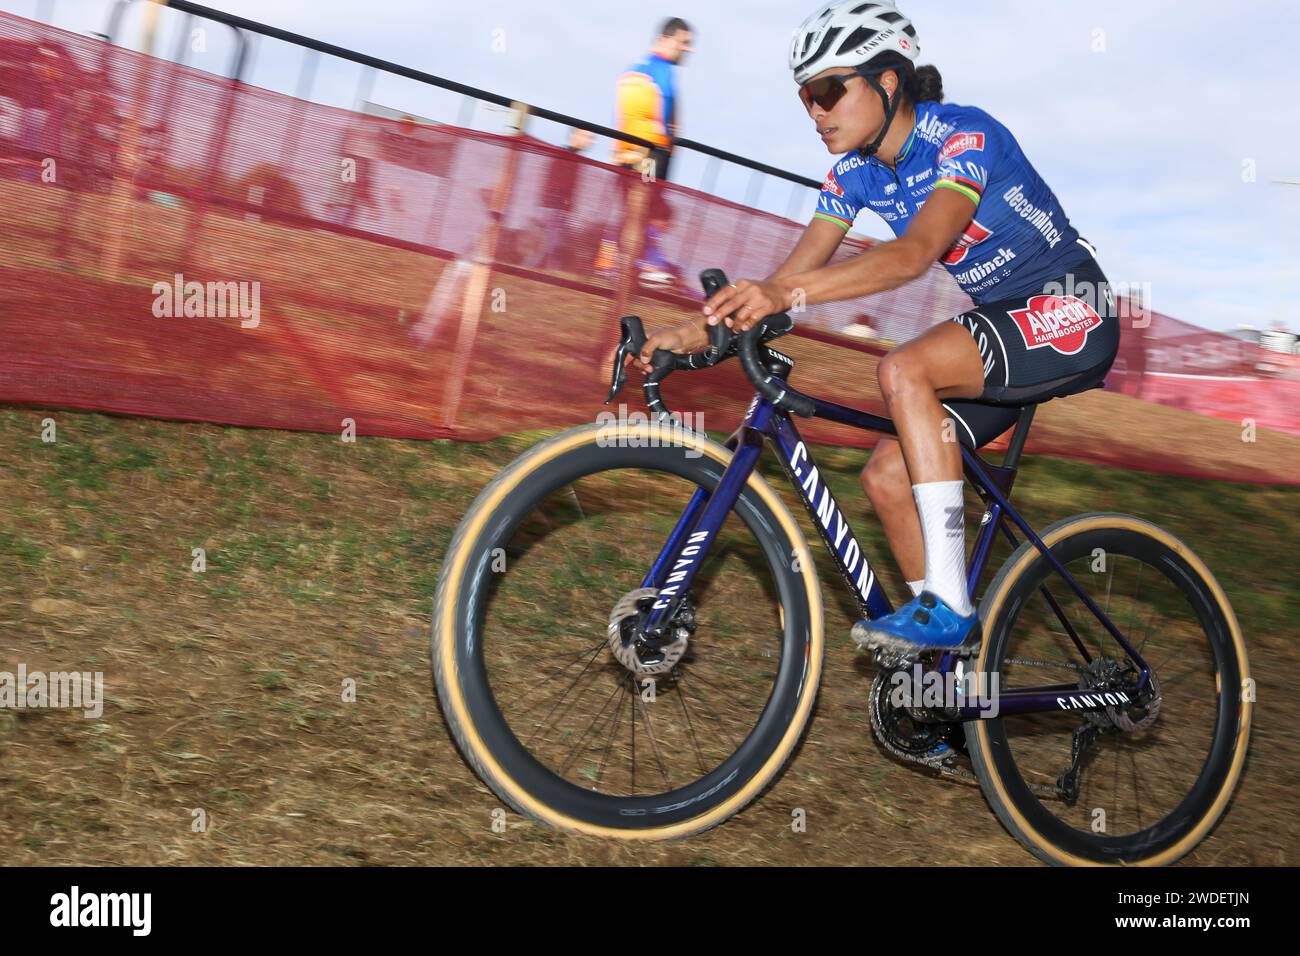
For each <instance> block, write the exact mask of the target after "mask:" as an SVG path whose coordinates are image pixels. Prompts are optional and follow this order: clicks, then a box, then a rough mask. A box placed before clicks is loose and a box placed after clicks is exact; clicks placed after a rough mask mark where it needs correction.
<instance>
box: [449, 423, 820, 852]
mask: <svg viewBox="0 0 1300 956" xmlns="http://www.w3.org/2000/svg"><path fill="white" fill-rule="evenodd" d="M598 436H600V438H601V440H602V441H620V440H626V439H629V438H630V439H633V440H637V441H643V442H657V443H658V444H661V445H668V444H670V442H671V443H675V444H677V445H684V446H686V447H688V448H692V449H697V450H698V451H699V452H700V454H702V455H705V456H708V457H709V458H711V459H713V460H714V461H715V462H718V463H719V464H721V465H723V466H724V467H725V465H726V464H727V463H728V462H729V461H730V460H731V452H730V451H729V450H728V449H727V448H726V447H724V446H722V445H720V444H718V443H717V442H715V441H713V440H712V439H710V438H708V437H706V436H704V435H700V434H696V433H694V432H690V431H685V430H670V429H667V428H664V427H663V426H660V425H659V424H658V423H654V422H650V423H628V422H615V423H608V424H600V423H596V424H591V425H583V426H580V427H578V428H574V429H571V430H569V431H566V432H562V433H561V434H559V435H556V436H554V437H553V438H550V439H547V440H546V441H544V442H541V443H540V444H538V445H536V446H534V447H533V448H531V449H529V450H528V451H527V452H525V453H524V454H523V455H521V456H520V457H519V458H517V459H515V461H514V462H512V463H511V464H510V465H509V466H507V467H506V469H505V470H504V471H502V472H501V473H500V474H499V475H498V476H497V477H496V478H495V479H493V481H492V482H491V483H490V484H488V486H487V487H486V488H484V489H483V491H482V492H481V493H480V494H479V496H478V498H476V499H475V501H474V504H473V505H472V506H471V508H470V510H469V511H468V512H467V513H466V515H465V517H464V519H463V520H462V521H461V524H460V526H459V527H458V528H457V530H456V533H455V535H454V536H453V538H452V541H451V544H450V545H449V547H448V550H447V556H446V559H445V560H444V563H443V566H442V570H441V574H440V579H439V583H438V593H437V598H436V599H435V603H434V618H433V665H434V676H435V679H436V682H437V688H438V699H439V703H440V704H441V706H442V710H443V714H444V715H445V717H446V718H447V723H448V725H449V727H450V728H451V731H452V733H453V735H454V736H455V738H456V741H457V743H458V744H459V746H460V750H461V753H462V754H464V755H465V757H466V759H467V760H468V761H469V763H470V764H471V766H472V767H473V768H474V770H475V771H476V772H477V773H478V774H479V776H480V777H481V778H482V779H483V780H484V781H485V782H487V783H488V785H489V786H491V788H492V790H493V791H494V792H495V793H496V794H497V795H498V796H499V797H501V799H502V800H504V801H505V802H506V803H507V804H509V805H510V806H511V807H513V808H514V809H515V810H517V811H519V812H520V813H523V814H525V815H526V816H529V817H532V818H533V819H536V820H540V821H542V822H544V823H548V824H550V825H552V826H555V827H560V828H562V829H566V830H573V831H577V832H581V833H588V834H593V835H596V836H603V837H612V838H615V839H620V840H635V841H650V840H668V839H677V838H681V837H687V836H691V835H692V834H695V833H699V832H701V831H702V830H707V829H708V828H709V827H712V826H716V825H717V824H719V823H721V822H722V821H724V820H726V819H727V818H728V817H730V816H732V815H733V814H735V813H736V812H738V811H739V810H740V809H741V808H743V807H744V806H745V805H746V804H748V803H749V802H750V801H751V800H753V799H754V797H756V796H757V795H758V794H759V793H761V792H762V790H763V788H764V787H765V786H766V785H767V784H768V783H769V782H770V781H771V780H772V778H773V777H775V776H776V774H777V773H778V772H779V771H780V770H781V768H782V767H783V766H784V765H785V762H786V761H787V760H788V759H789V756H790V754H791V752H792V751H793V750H794V748H795V746H796V745H797V743H798V741H799V738H800V736H801V735H802V733H803V730H804V727H805V726H806V725H807V723H808V718H809V717H810V716H811V714H812V709H813V705H814V703H815V701H816V697H817V689H818V685H819V682H820V679H821V669H822V658H823V650H824V636H823V626H822V625H823V621H822V597H821V586H820V583H819V581H818V579H817V575H816V569H815V566H814V562H813V561H811V560H804V561H801V562H800V571H799V575H800V578H801V579H802V581H803V585H804V588H803V590H804V592H805V594H806V599H807V602H808V621H809V631H810V633H809V635H808V637H807V642H806V647H807V654H808V664H807V668H806V674H807V679H806V681H805V682H804V689H803V691H802V693H801V696H800V698H799V703H798V706H797V709H796V711H795V714H794V717H793V719H792V720H791V721H790V725H789V727H788V729H787V730H786V732H785V734H784V736H783V737H782V738H781V740H780V743H779V744H778V746H777V747H776V748H775V750H774V751H773V752H772V754H771V755H770V756H769V757H768V759H767V760H766V762H765V763H764V765H763V766H762V767H761V768H760V769H759V770H758V772H757V773H755V774H754V775H753V776H751V778H750V779H749V780H748V781H747V782H746V783H745V785H744V786H742V787H741V788H740V789H739V790H738V791H737V792H736V793H735V794H733V795H732V796H731V797H729V798H728V799H727V800H725V801H724V802H722V803H720V804H718V805H716V806H713V807H710V808H709V809H708V810H707V811H706V812H704V813H702V814H700V815H699V816H696V817H691V818H689V819H686V820H682V821H679V822H677V823H674V824H671V825H667V826H662V827H649V828H643V829H618V828H613V827H608V826H600V825H596V824H592V823H589V822H587V821H583V820H579V819H576V818H574V817H572V816H570V815H568V814H566V813H564V812H562V811H560V810H557V809H555V808H553V807H550V806H548V805H546V804H543V803H541V802H540V801H538V800H537V799H535V798H534V797H533V796H532V795H531V794H530V793H529V792H528V791H527V790H525V789H524V788H523V787H521V786H520V785H519V784H518V783H517V782H516V781H515V780H514V779H512V778H511V777H510V775H509V774H508V773H507V772H506V771H505V769H504V768H503V767H502V766H501V765H500V764H499V763H498V762H497V760H496V759H495V758H494V757H493V755H492V753H491V752H490V750H489V749H488V748H487V747H486V746H485V745H484V742H483V740H482V739H481V737H480V736H479V734H478V733H477V732H476V730H475V728H474V726H473V722H472V720H471V719H470V717H469V709H468V707H467V706H466V702H465V697H464V693H463V689H462V686H461V681H460V675H459V673H458V669H457V662H456V634H455V622H456V619H457V617H458V615H457V604H458V599H459V596H460V594H461V592H462V590H463V584H464V581H465V575H466V571H467V566H468V558H469V555H470V554H471V553H472V552H473V550H474V545H475V542H476V540H477V539H478V538H479V537H480V535H481V534H482V531H483V529H484V526H485V525H486V524H487V522H488V520H489V519H490V517H491V516H492V514H493V512H494V511H495V509H496V508H497V506H498V504H499V503H500V502H501V501H502V500H503V499H504V498H505V497H506V496H507V495H508V494H510V493H511V492H512V491H514V490H515V489H516V488H518V486H519V485H520V484H522V483H523V482H524V481H526V480H527V479H528V476H529V475H531V474H532V473H534V472H535V471H536V470H537V469H538V468H540V467H541V466H542V465H544V464H545V463H547V462H550V461H553V460H555V459H556V458H558V457H559V456H561V455H564V454H566V453H567V452H570V451H572V450H573V449H577V448H580V447H583V446H585V445H590V444H593V443H594V442H596V440H597V437H598ZM647 447H653V446H647ZM747 488H748V490H749V491H750V492H752V493H753V494H755V495H757V496H758V498H759V499H760V500H761V501H762V503H763V504H764V505H766V506H767V507H768V508H769V509H770V511H771V513H772V515H773V516H775V518H776V520H777V522H778V524H779V526H780V528H781V531H782V533H783V534H784V536H785V538H786V544H787V546H788V547H789V548H790V549H791V550H790V551H788V552H787V553H792V554H793V553H797V554H800V555H805V556H806V555H808V553H809V552H808V546H807V543H806V540H805V539H804V536H803V533H802V531H801V530H800V529H799V525H798V524H797V523H796V522H795V520H794V517H793V516H792V515H791V513H790V510H789V509H788V508H787V507H786V506H785V503H784V502H783V501H782V500H781V498H780V496H779V495H777V493H776V492H775V490H774V489H773V488H772V486H771V485H770V484H769V483H768V482H767V481H766V480H765V479H763V478H762V476H761V475H759V474H758V471H757V470H755V471H754V472H753V473H752V474H751V475H750V477H749V480H748V482H747Z"/></svg>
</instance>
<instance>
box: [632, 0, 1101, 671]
mask: <svg viewBox="0 0 1300 956" xmlns="http://www.w3.org/2000/svg"><path fill="white" fill-rule="evenodd" d="M917 54H918V45H917V39H916V30H915V28H914V27H913V26H912V24H911V22H910V21H909V20H908V19H907V18H906V17H905V16H903V14H902V13H900V12H899V11H898V10H897V9H896V8H895V7H894V5H893V3H892V2H863V0H838V2H834V3H830V4H827V5H826V6H824V7H823V8H822V9H820V10H818V11H817V12H816V13H814V14H813V15H812V16H811V17H809V18H808V19H807V20H805V21H804V23H803V25H802V26H800V27H799V29H798V30H796V31H795V35H794V40H793V43H792V44H791V47H790V67H791V69H792V70H793V71H794V79H795V83H796V84H798V85H799V96H800V98H801V99H802V100H803V103H804V106H805V107H806V108H807V110H808V115H809V116H810V117H811V118H812V121H813V123H814V124H815V125H816V129H817V133H818V135H820V136H821V139H822V142H824V143H825V144H826V148H827V150H828V151H829V152H830V153H832V154H834V155H839V154H841V153H845V154H846V155H844V156H843V157H842V158H841V159H839V160H838V161H837V162H836V163H835V165H834V166H832V168H831V171H830V173H829V174H827V176H826V181H825V183H824V184H823V186H822V191H821V195H820V197H819V200H818V206H817V212H816V214H815V215H814V216H813V220H812V222H810V223H809V225H808V228H807V230H806V231H805V232H804V234H803V235H802V236H801V237H800V239H799V241H798V243H796V244H795V247H794V250H793V251H792V252H791V253H790V255H789V257H788V258H787V259H786V260H785V262H784V263H783V264H782V265H781V267H780V268H779V269H777V270H776V272H775V273H773V274H772V275H771V276H769V277H768V278H767V279H763V280H758V279H755V280H741V281H739V282H737V283H735V284H733V285H732V286H730V287H728V288H726V289H722V290H720V291H719V292H717V293H716V294H715V295H714V296H712V297H711V298H710V299H709V300H708V302H706V303H705V305H704V316H702V317H701V318H700V319H696V320H693V321H691V322H687V323H685V324H683V325H681V326H678V327H677V328H674V329H669V330H665V331H663V332H659V333H656V334H655V335H653V336H651V337H650V338H649V339H648V340H647V342H646V344H645V347H644V348H643V349H642V351H641V354H640V355H639V356H638V358H639V360H640V362H641V364H642V367H643V368H644V369H646V370H649V367H650V366H649V360H650V357H651V355H652V354H653V352H654V350H655V349H657V348H663V349H669V350H671V351H674V352H694V351H699V350H700V349H702V348H704V347H706V346H707V345H708V335H707V329H706V323H707V324H716V323H717V322H718V321H725V322H726V323H727V325H728V326H730V327H731V328H732V329H734V330H735V331H737V332H740V331H744V330H745V329H748V328H749V327H750V326H752V325H753V324H754V323H756V322H758V321H759V320H760V319H762V318H763V317H765V316H768V315H772V314H775V313H778V312H783V311H787V310H789V309H790V308H791V307H792V305H793V303H794V302H795V301H796V299H800V300H801V301H802V302H803V303H805V304H807V305H814V304H817V303H820V302H835V301H838V300H841V299H854V298H857V297H859V296H864V295H870V294H872V293H874V292H884V291H886V290H888V289H896V288H898V287H899V286H903V285H906V284H907V283H908V282H911V281H912V280H914V279H917V278H919V277H920V276H922V275H924V274H925V273H926V272H927V271H928V270H929V268H930V266H931V265H932V264H933V263H935V262H942V263H943V264H944V266H946V267H947V269H948V271H949V272H950V273H952V275H953V277H954V278H955V279H956V280H957V282H958V284H959V285H960V286H961V287H962V289H963V290H964V291H965V292H966V293H967V294H968V295H969V296H970V298H971V300H972V302H973V303H974V305H975V307H974V308H973V309H971V310H970V311H969V312H965V313H963V314H962V315H959V316H956V317H955V318H954V319H953V320H952V321H951V322H942V323H940V324H939V325H937V326H935V327H933V328H930V329H928V330H927V331H926V332H924V333H923V334H921V335H919V336H917V337H916V338H915V339H913V340H911V341H909V342H906V343H904V344H903V345H901V346H899V347H898V348H896V349H894V350H893V351H891V352H890V353H889V354H887V355H886V356H885V357H884V358H882V359H881V361H880V365H879V368H878V370H877V379H878V381H879V384H880V392H881V395H882V396H883V398H884V401H885V405H886V407H887V408H888V410H889V415H890V417H892V418H893V420H894V423H895V425H896V427H897V430H898V440H897V441H895V440H894V439H885V440H882V441H881V442H880V443H879V444H878V445H877V446H876V449H875V451H874V452H873V453H872V455H871V458H870V460H869V461H868V463H867V467H866V469H865V470H864V471H863V475H862V481H863V487H864V489H865V491H866V493H867V496H868V498H870V500H871V503H872V506H873V507H874V508H875V510H876V513H877V514H878V515H879V516H880V519H881V522H882V524H883V525H884V528H885V534H886V537H887V538H888V540H889V545H890V548H891V549H892V550H893V552H894V556H895V558H896V560H897V561H898V564H899V567H900V570H902V572H903V573H904V575H905V577H906V578H907V579H908V584H909V586H910V587H911V589H912V592H913V594H914V595H915V596H914V597H913V599H912V600H911V601H909V602H908V603H907V604H905V605H903V606H902V607H901V608H900V609H899V610H898V611H896V612H895V613H893V614H891V615H888V616H886V617H882V618H879V619H878V620H875V621H860V622H859V623H858V624H856V625H855V626H854V628H853V636H854V639H855V640H857V641H858V642H859V643H860V644H862V645H863V646H864V647H868V648H871V647H885V648H889V649H891V650H895V651H902V652H903V653H909V652H912V653H914V652H917V651H919V650H931V649H939V648H953V647H959V646H960V645H962V644H963V643H964V642H966V641H967V640H972V641H973V640H976V639H977V638H978V635H977V634H976V633H975V631H976V624H977V620H978V617H977V614H976V612H975V608H974V607H973V606H972V604H971V601H970V596H969V594H968V593H967V585H966V551H965V547H966V538H965V520H964V512H963V505H962V480H961V477H962V469H961V453H960V451H959V450H958V448H957V446H956V445H955V444H954V443H953V442H952V441H951V440H947V441H945V440H944V436H945V422H946V420H947V419H950V418H951V419H952V420H953V421H954V423H955V426H956V434H957V437H958V439H959V440H960V441H962V442H964V443H966V444H969V445H971V446H972V447H976V448H978V447H979V446H981V445H983V444H985V443H987V442H988V441H990V440H992V439H993V438H995V437H997V436H998V435H999V434H1001V433H1002V432H1003V431H1005V430H1006V429H1007V428H1008V427H1009V426H1010V425H1011V424H1012V423H1013V422H1014V421H1015V418H1016V415H1017V410H1016V409H1017V406H1018V405H1025V404H1029V403H1032V402H1041V401H1045V400H1047V399H1049V398H1054V397H1058V396H1062V395H1069V394H1072V393H1074V392H1078V391H1082V390H1083V389H1085V388H1090V387H1093V386H1094V385H1096V384H1098V383H1099V382H1100V381H1101V378H1102V377H1103V376H1104V375H1105V373H1106V370H1107V369H1109V367H1110V364H1111V362H1112V361H1113V360H1114V358H1115V352H1116V350H1117V348H1118V346H1119V326H1118V321H1117V319H1116V317H1115V310H1114V301H1113V298H1112V296H1111V293H1110V289H1109V285H1108V284H1107V282H1106V279H1105V276H1104V275H1103V273H1102V271H1101V268H1100V267H1099V266H1098V265H1097V262H1096V260H1095V259H1094V257H1093V256H1094V251H1093V249H1092V247H1091V246H1090V245H1089V244H1088V243H1087V242H1086V241H1084V240H1083V239H1081V238H1080V237H1079V234H1078V233H1077V232H1076V231H1075V229H1074V228H1073V227H1072V226H1071V225H1070V222H1069V220H1068V219H1067V217H1066V215H1065V213H1064V211H1062V209H1061V206H1060V204H1059V203H1058V202H1057V200H1056V197H1055V196H1054V195H1053V194H1052V191H1051V189H1049V188H1048V186H1047V184H1046V183H1044V182H1043V180H1042V179H1041V178H1039V176H1038V174H1037V173H1036V172H1035V171H1034V168H1033V166H1031V165H1030V163H1029V161H1028V160H1027V159H1026V158H1025V155H1024V153H1023V152H1022V151H1021V149H1020V146H1019V145H1018V144H1017V143H1016V140H1015V138H1014V137H1013V136H1012V135H1011V133H1010V132H1009V131H1008V130H1007V128H1006V127H1005V126H1003V125H1002V124H1001V123H999V122H998V121H997V120H995V119H994V118H993V117H992V116H990V115H989V114H988V113H986V112H984V111H983V110H981V109H978V108H976V107H974V106H958V105H955V104H950V103H944V102H943V87H942V81H941V79H940V76H939V73H938V71H937V70H936V69H935V68H934V67H931V66H923V67H919V68H918V67H917V66H916V59H917ZM862 209H870V210H871V211H872V212H875V213H876V214H877V215H879V216H881V217H882V218H883V219H884V220H885V221H886V222H888V224H889V226H890V228H891V229H892V230H893V232H894V235H895V236H896V238H895V239H893V240H891V241H889V242H881V243H879V244H877V245H875V246H873V247H872V248H870V249H868V250H867V251H866V252H864V253H862V254H861V255H859V256H855V257H853V258H850V259H846V260H844V261H842V262H839V263H836V264H835V265H827V263H828V262H829V261H830V258H831V256H832V254H833V253H834V252H835V250H836V249H837V248H838V247H839V244H840V242H841V241H842V240H843V238H844V236H845V234H846V233H847V232H848V229H849V227H850V226H851V225H852V223H853V220H854V218H855V217H856V216H857V214H858V212H859V211H861V210H862ZM961 399H976V400H980V401H983V402H999V403H1004V404H1001V405H988V404H977V403H976V402H971V401H960V400H961ZM952 429H953V426H952V425H949V426H947V431H948V433H949V434H951V432H952Z"/></svg>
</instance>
